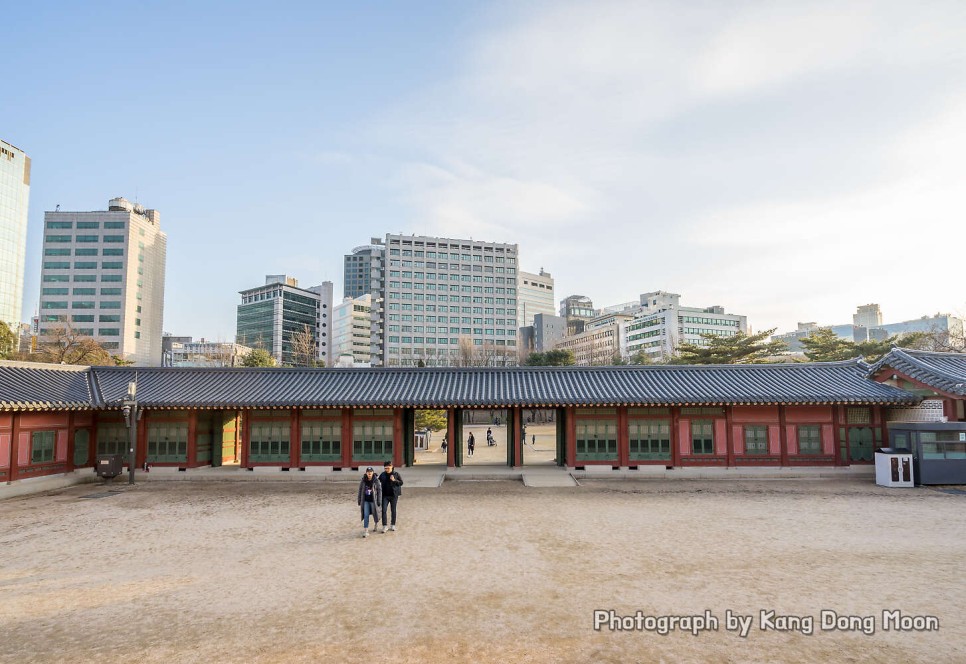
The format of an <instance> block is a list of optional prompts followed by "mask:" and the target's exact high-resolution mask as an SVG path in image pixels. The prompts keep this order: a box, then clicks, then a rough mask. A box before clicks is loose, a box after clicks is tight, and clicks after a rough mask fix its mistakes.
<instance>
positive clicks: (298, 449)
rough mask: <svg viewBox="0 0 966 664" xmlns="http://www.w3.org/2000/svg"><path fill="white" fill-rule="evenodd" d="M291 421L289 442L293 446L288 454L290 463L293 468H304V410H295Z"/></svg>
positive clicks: (290, 446)
mask: <svg viewBox="0 0 966 664" xmlns="http://www.w3.org/2000/svg"><path fill="white" fill-rule="evenodd" d="M289 419H290V420H291V429H289V436H288V437H289V440H291V441H292V444H291V445H289V448H288V454H289V461H290V463H291V467H292V468H301V466H302V409H301V408H293V409H292V415H291V416H290V418H289Z"/></svg>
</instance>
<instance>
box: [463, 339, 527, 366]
mask: <svg viewBox="0 0 966 664" xmlns="http://www.w3.org/2000/svg"><path fill="white" fill-rule="evenodd" d="M455 364H456V366H459V367H507V366H516V365H517V364H518V360H517V351H516V348H514V347H512V346H510V347H508V346H497V345H496V344H495V343H492V342H488V343H483V344H474V343H473V339H472V338H471V337H460V341H459V354H458V355H457V357H456V363H455Z"/></svg>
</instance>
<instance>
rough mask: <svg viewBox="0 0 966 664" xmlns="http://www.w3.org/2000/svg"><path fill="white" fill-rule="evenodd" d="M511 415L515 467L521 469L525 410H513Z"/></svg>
mask: <svg viewBox="0 0 966 664" xmlns="http://www.w3.org/2000/svg"><path fill="white" fill-rule="evenodd" d="M510 413H511V417H512V418H513V438H514V445H513V466H514V468H519V467H520V466H522V465H523V409H522V408H513V409H511V410H510Z"/></svg>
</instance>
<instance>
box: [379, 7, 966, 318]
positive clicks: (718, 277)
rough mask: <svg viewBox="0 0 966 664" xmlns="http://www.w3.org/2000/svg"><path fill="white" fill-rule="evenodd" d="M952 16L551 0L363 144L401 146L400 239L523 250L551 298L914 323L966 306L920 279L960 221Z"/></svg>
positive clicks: (959, 82) (956, 27)
mask: <svg viewBox="0 0 966 664" xmlns="http://www.w3.org/2000/svg"><path fill="white" fill-rule="evenodd" d="M964 28H966V18H964V15H963V9H962V8H961V7H960V6H959V5H957V4H940V3H927V4H924V5H920V6H917V7H916V8H915V10H914V11H913V10H911V9H910V8H909V6H908V5H907V4H904V3H893V4H887V3H874V4H869V3H834V4H833V3H824V4H815V3H809V4H807V5H803V4H801V3H786V4H780V3H779V4H776V3H752V4H748V5H741V6H728V7H725V6H723V5H709V6H705V7H701V8H695V7H691V6H687V5H681V4H675V5H672V4H661V3H636V2H635V3H625V2H597V3H592V4H591V3H571V4H561V3H552V4H549V5H548V6H546V7H543V8H540V9H538V10H531V11H529V12H522V13H520V14H511V15H508V16H504V17H502V21H501V22H498V23H497V24H496V25H495V26H491V27H489V28H488V29H487V30H486V31H485V32H483V33H481V34H479V35H477V37H476V39H475V40H473V41H471V42H470V44H469V50H468V52H466V53H464V54H462V62H463V66H462V69H461V74H460V76H459V77H458V78H457V79H456V80H454V81H451V82H450V84H449V85H445V86H444V85H439V86H436V87H435V88H433V89H432V90H425V91H422V92H421V93H419V92H417V93H416V94H414V95H413V97H412V98H411V99H410V100H408V102H407V103H405V104H401V105H399V106H398V107H396V108H394V109H391V110H390V111H388V112H387V113H386V115H385V116H384V117H382V118H381V120H380V121H379V122H378V123H377V126H376V127H374V128H373V131H372V135H373V136H376V137H378V138H377V141H378V142H383V143H385V144H386V145H390V146H391V150H392V151H393V152H395V153H399V152H402V153H408V154H411V155H413V157H414V158H411V159H406V160H400V161H399V162H397V163H396V170H397V173H398V175H397V177H396V178H395V180H394V186H395V187H396V188H397V190H398V192H399V193H398V195H399V197H400V198H401V199H402V200H403V201H405V202H406V204H407V205H409V206H410V208H411V212H410V216H411V223H412V232H418V233H438V234H441V235H448V236H454V235H471V236H472V237H474V238H477V239H490V240H500V241H509V242H519V243H520V245H521V255H522V259H523V266H522V267H523V269H530V270H535V269H537V268H538V267H539V266H541V265H542V266H543V267H545V268H546V269H548V270H549V271H551V272H552V273H553V274H554V276H555V278H556V279H557V288H558V291H557V295H558V298H562V297H563V296H565V295H567V294H569V293H571V292H580V293H585V294H588V295H590V296H591V297H593V298H594V299H595V302H596V303H598V304H599V305H607V304H611V303H614V302H620V301H625V300H631V299H634V298H635V297H636V295H637V294H638V293H640V292H643V291H647V290H653V289H665V290H671V291H674V292H679V293H682V294H683V295H684V298H683V300H684V301H685V303H692V304H695V305H708V304H722V305H724V306H725V307H726V308H727V309H729V310H733V311H736V312H738V313H744V314H747V315H749V317H750V319H751V323H752V324H753V325H754V326H755V327H756V328H759V329H761V328H764V327H771V326H775V325H777V326H779V327H780V328H782V329H786V328H788V329H790V328H793V327H794V323H795V322H796V321H797V320H815V319H818V320H822V321H825V322H843V321H847V320H849V318H848V316H849V315H850V314H851V312H852V311H853V310H854V307H855V305H856V304H860V303H865V302H869V301H878V302H880V303H881V304H882V306H883V309H884V310H885V313H886V317H887V318H889V319H890V320H894V319H896V318H898V317H900V316H903V317H911V316H918V315H921V314H922V313H927V312H929V313H932V312H933V311H934V310H936V309H947V310H948V309H951V308H955V307H958V306H960V300H961V299H962V295H961V292H960V291H959V290H957V288H958V287H957V286H955V285H954V282H952V281H950V280H942V279H940V280H932V283H930V286H929V288H924V287H923V286H922V285H920V284H921V282H922V281H924V280H930V277H929V270H925V269H923V268H924V264H925V265H928V264H931V265H932V266H933V269H934V271H935V272H936V273H937V274H938V275H943V274H944V269H945V268H944V267H942V265H943V262H944V261H950V260H954V257H953V250H952V249H951V248H950V245H949V244H948V243H947V244H942V239H943V238H950V237H955V236H956V235H957V234H958V233H960V231H958V228H959V225H960V224H959V222H958V219H957V217H960V216H961V211H962V210H963V209H964V208H963V205H962V203H963V200H962V195H961V194H960V193H959V189H960V188H961V187H960V186H959V185H960V183H961V182H962V181H964V175H966V168H964V165H963V161H962V155H963V154H966V150H964V149H963V148H964V147H966V146H964V145H962V143H963V141H964V139H963V137H964V136H966V131H964V130H966V126H964V124H966V123H964V120H962V118H964V117H966V114H964V113H963V112H962V111H963V110H966V107H964V106H963V104H962V100H955V99H950V98H949V96H948V95H949V93H948V92H947V90H950V89H962V87H963V84H964V83H966V80H964V79H966V76H964V73H963V71H962V68H961V67H960V66H957V63H958V62H961V58H962V56H963V53H964V48H963V46H962V43H963V41H962V39H961V35H962V34H963V33H964ZM897 89H901V90H904V91H905V93H904V94H903V95H896V94H895V90H897ZM873 100H875V101H873ZM879 100H885V101H886V102H887V103H878V102H879ZM810 113H811V114H812V115H810ZM815 114H818V115H817V116H816V115H815ZM417 155H418V157H416V156H417ZM937 238H938V239H940V243H941V244H940V245H939V246H937V244H936V240H937ZM910 253H911V254H912V255H914V256H916V266H915V267H914V266H913V265H911V264H910V260H909V259H906V258H903V259H895V258H889V256H897V255H903V256H906V255H908V254H910ZM926 257H936V258H938V259H939V262H936V261H935V260H934V259H933V258H926ZM917 282H919V283H917Z"/></svg>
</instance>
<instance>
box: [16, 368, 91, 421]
mask: <svg viewBox="0 0 966 664" xmlns="http://www.w3.org/2000/svg"><path fill="white" fill-rule="evenodd" d="M89 373H90V368H89V367H76V366H69V365H60V364H39V363H35V362H6V361H4V362H0V410H89V409H90V408H91V406H92V403H93V401H94V399H93V395H92V394H91V389H90V381H89V379H88V376H89Z"/></svg>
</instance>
